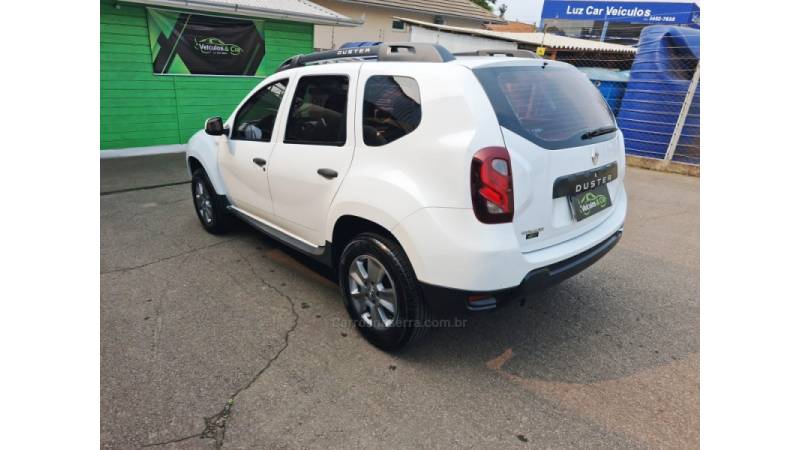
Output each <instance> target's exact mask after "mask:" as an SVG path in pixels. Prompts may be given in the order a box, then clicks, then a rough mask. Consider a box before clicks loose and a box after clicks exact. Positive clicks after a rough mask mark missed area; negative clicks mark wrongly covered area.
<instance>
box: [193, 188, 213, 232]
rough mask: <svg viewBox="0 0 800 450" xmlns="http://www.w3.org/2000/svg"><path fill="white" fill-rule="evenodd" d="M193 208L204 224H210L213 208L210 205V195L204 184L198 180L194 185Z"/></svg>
mask: <svg viewBox="0 0 800 450" xmlns="http://www.w3.org/2000/svg"><path fill="white" fill-rule="evenodd" d="M194 206H195V208H197V212H198V213H199V214H200V217H202V218H203V221H205V223H207V224H210V223H211V221H212V220H213V219H214V208H213V207H212V205H211V193H210V192H209V191H208V189H206V186H205V184H204V183H203V182H202V181H200V180H198V181H197V182H195V184H194Z"/></svg>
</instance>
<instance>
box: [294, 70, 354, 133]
mask: <svg viewBox="0 0 800 450" xmlns="http://www.w3.org/2000/svg"><path fill="white" fill-rule="evenodd" d="M348 83H349V80H348V77H346V76H344V75H314V76H305V77H302V78H300V80H299V81H298V82H297V88H296V89H295V92H294V96H293V97H292V104H291V109H290V110H289V119H288V120H287V122H286V135H285V136H284V138H283V142H285V143H287V144H306V145H335V146H339V147H341V146H343V145H344V144H345V141H346V140H347V90H348Z"/></svg>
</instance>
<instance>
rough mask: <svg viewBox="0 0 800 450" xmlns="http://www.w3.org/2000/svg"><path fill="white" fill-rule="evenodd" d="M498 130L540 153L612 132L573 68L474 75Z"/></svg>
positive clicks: (600, 104) (601, 105)
mask: <svg viewBox="0 0 800 450" xmlns="http://www.w3.org/2000/svg"><path fill="white" fill-rule="evenodd" d="M475 75H476V76H477V77H478V80H479V81H480V82H481V85H483V88H484V90H485V91H486V94H487V95H488V96H489V100H490V101H491V102H492V106H493V107H494V110H495V113H496V114H497V119H498V121H499V122H500V125H501V126H503V127H505V128H508V129H509V130H511V131H513V132H515V133H517V134H519V135H520V136H523V137H525V138H526V139H528V140H530V141H532V142H533V143H535V144H536V145H538V146H540V147H544V148H546V149H551V150H555V149H559V148H567V147H577V146H580V145H586V144H591V143H595V142H600V141H604V140H608V139H611V138H613V137H614V133H607V134H601V135H599V136H596V137H591V138H582V136H584V134H585V133H586V132H589V131H592V130H597V129H601V128H608V127H614V126H615V123H614V116H613V115H612V113H611V110H610V109H609V108H608V104H607V103H606V101H605V99H604V98H603V97H602V95H601V94H600V92H599V91H598V90H597V88H596V87H595V86H594V85H593V84H592V83H591V82H590V81H589V79H588V78H586V75H584V74H583V73H581V72H579V71H578V70H576V69H574V68H572V67H558V66H545V67H544V68H542V67H541V66H501V67H487V68H479V69H475Z"/></svg>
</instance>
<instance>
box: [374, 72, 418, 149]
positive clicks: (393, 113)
mask: <svg viewBox="0 0 800 450" xmlns="http://www.w3.org/2000/svg"><path fill="white" fill-rule="evenodd" d="M421 119H422V107H421V106H420V96H419V85H418V84H417V81H416V80H414V79H413V78H410V77H399V76H389V75H375V76H372V77H370V78H369V79H368V80H367V83H366V85H365V86H364V117H363V122H364V124H363V133H364V144H366V145H368V146H370V147H378V146H381V145H386V144H388V143H390V142H392V141H396V140H397V139H400V138H401V137H403V136H405V135H407V134H409V133H411V132H412V131H414V130H415V129H416V128H417V127H418V126H419V123H420V120H421Z"/></svg>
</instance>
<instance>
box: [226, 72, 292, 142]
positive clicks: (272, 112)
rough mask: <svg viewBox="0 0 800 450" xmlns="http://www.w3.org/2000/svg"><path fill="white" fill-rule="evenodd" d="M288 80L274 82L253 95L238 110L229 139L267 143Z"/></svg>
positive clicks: (270, 137) (270, 136)
mask: <svg viewBox="0 0 800 450" xmlns="http://www.w3.org/2000/svg"><path fill="white" fill-rule="evenodd" d="M287 84H288V80H280V81H276V82H274V83H272V84H269V85H267V86H265V87H264V89H261V90H260V91H258V92H256V93H255V94H253V96H252V97H250V98H249V99H248V100H247V102H246V103H245V104H244V105H243V106H242V107H241V108H240V109H239V113H238V114H237V115H236V120H235V121H234V124H233V133H232V135H231V139H239V140H243V141H261V142H269V141H270V140H271V139H272V129H273V128H274V127H275V118H276V117H278V108H280V106H281V98H283V93H284V92H286V85H287Z"/></svg>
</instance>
